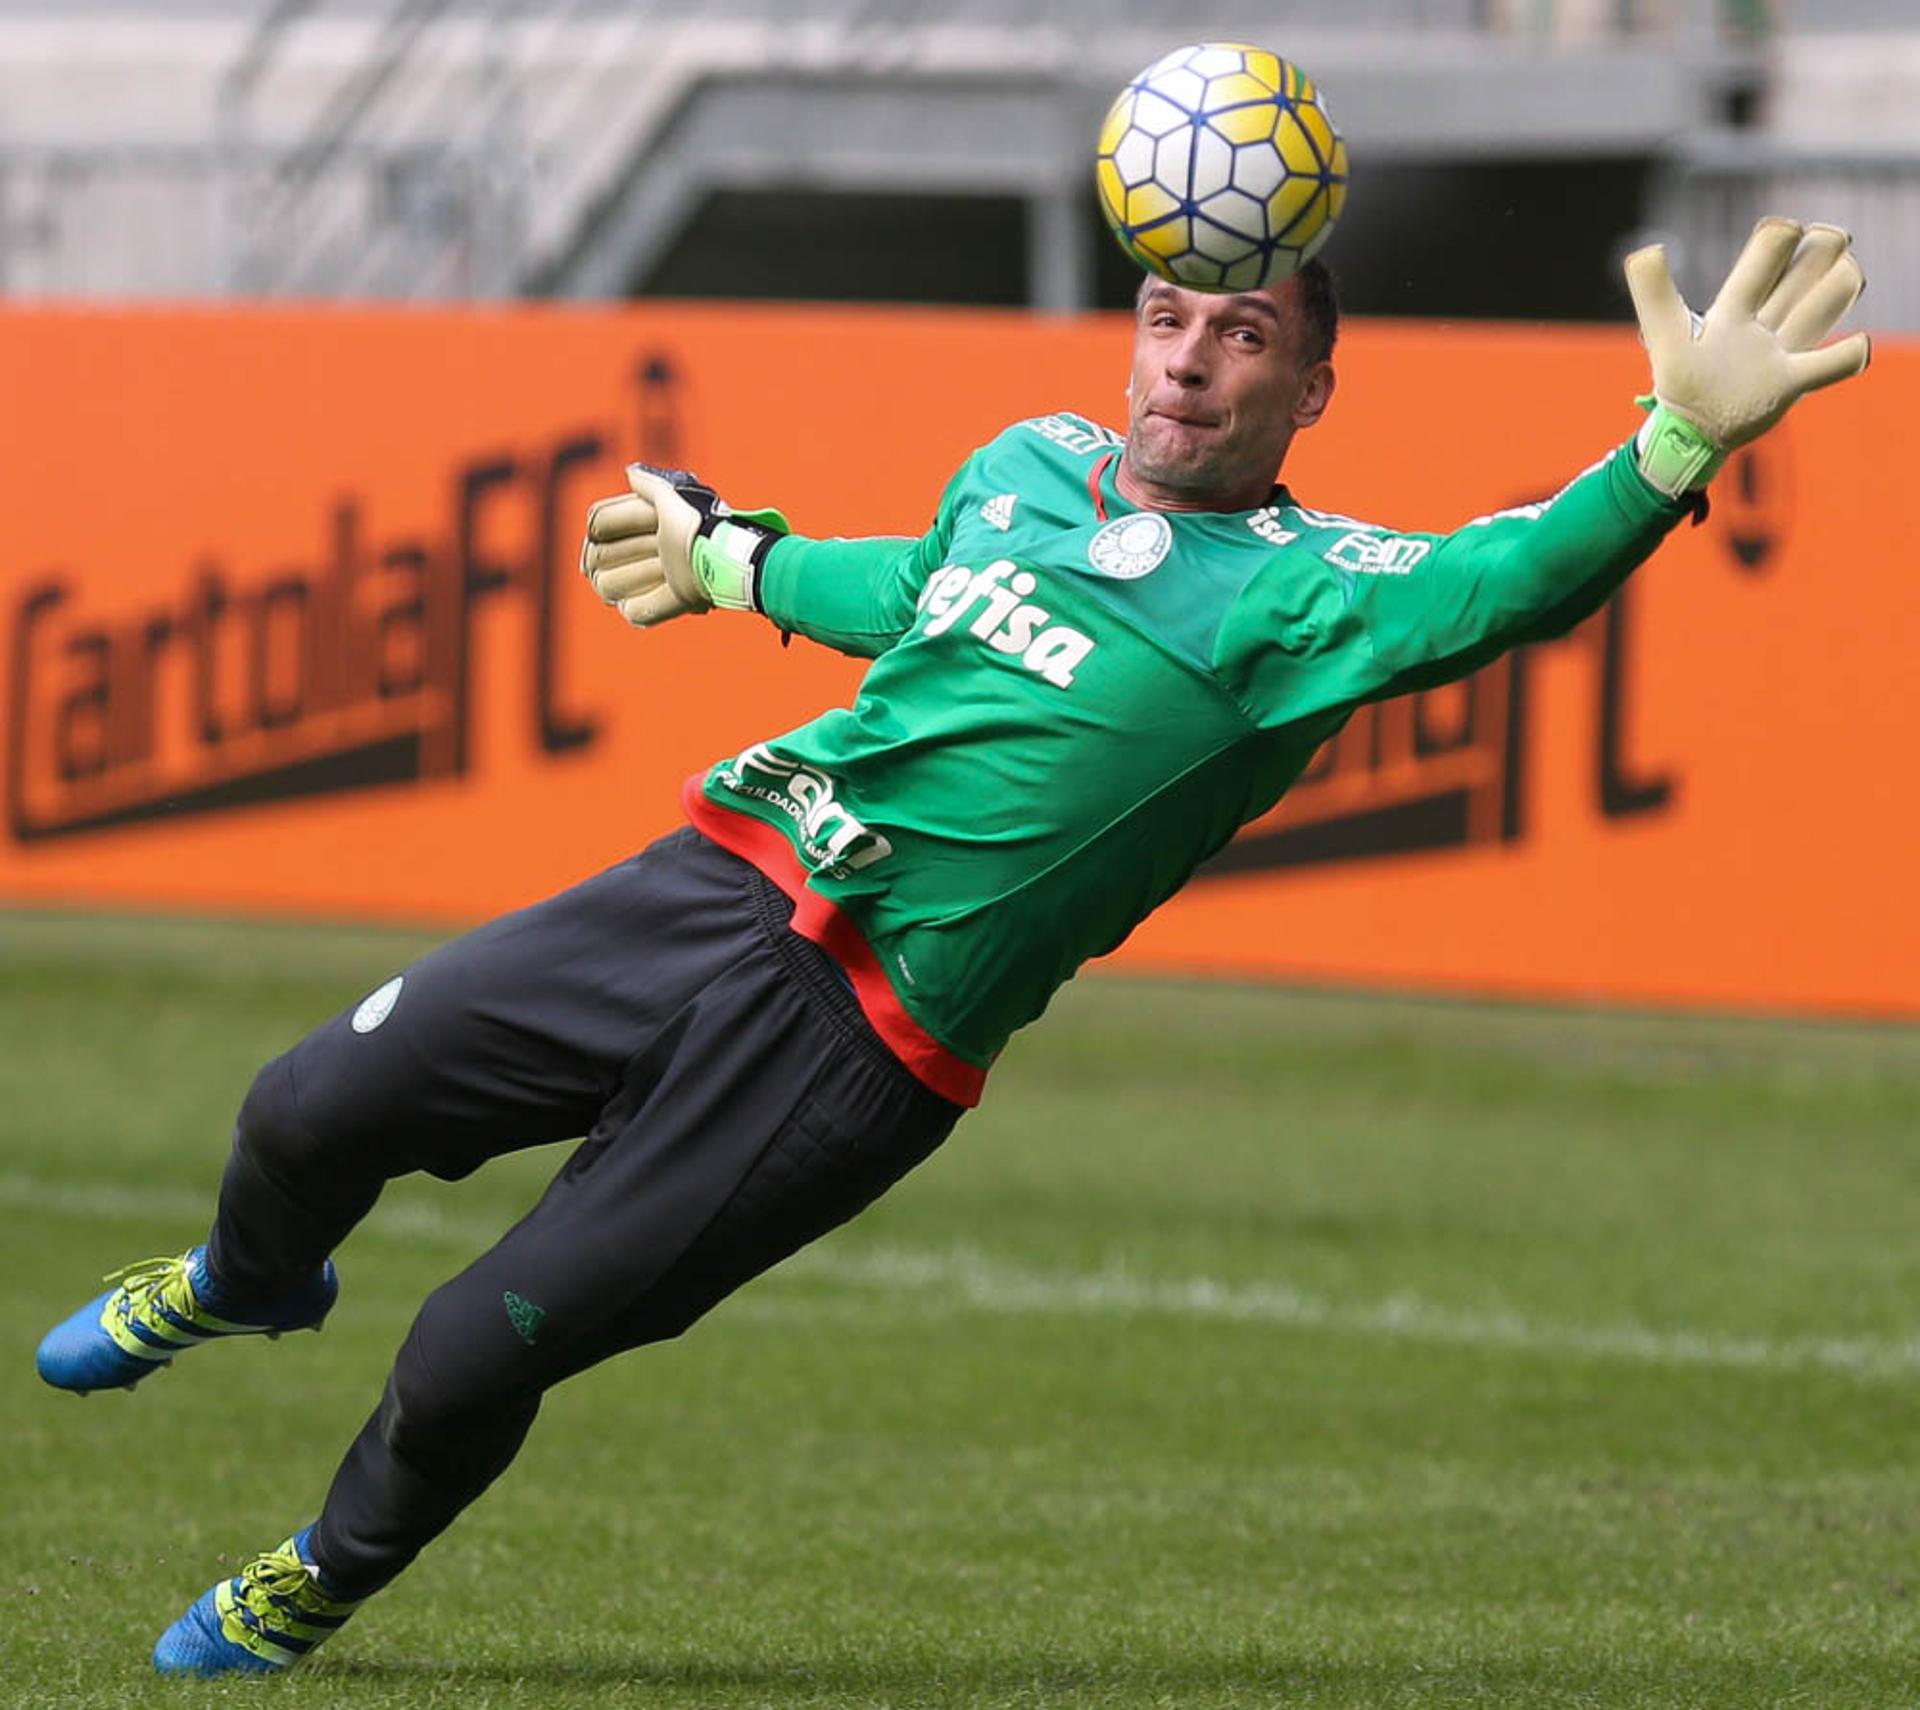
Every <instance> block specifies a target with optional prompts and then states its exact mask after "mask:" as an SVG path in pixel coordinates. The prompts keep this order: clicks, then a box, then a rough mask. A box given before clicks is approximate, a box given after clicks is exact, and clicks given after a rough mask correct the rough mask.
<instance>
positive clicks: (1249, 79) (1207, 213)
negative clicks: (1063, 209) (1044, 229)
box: [1094, 42, 1347, 291]
mask: <svg viewBox="0 0 1920 1710" xmlns="http://www.w3.org/2000/svg"><path fill="white" fill-rule="evenodd" d="M1094 181H1095V184H1096V185H1097V186H1098V189H1099V192H1100V211H1101V212H1102V213H1103V214H1104V215H1106V219H1107V224H1108V225H1109V226H1111V227H1112V228H1113V235H1114V236H1115V237H1116V238H1118V239H1119V240H1120V247H1121V248H1122V249H1124V250H1125V251H1126V252H1127V253H1128V254H1129V255H1130V256H1132V257H1133V259H1134V260H1135V261H1137V262H1139V263H1140V265H1141V266H1142V267H1144V268H1146V269H1147V270H1148V271H1149V272H1152V273H1157V274H1159V276H1160V277H1161V278H1162V279H1171V280H1172V281H1173V282H1174V283H1175V284H1176V285H1187V286H1191V287H1192V288H1193V289H1195V290H1199V291H1250V290H1253V289H1255V288H1256V287H1258V286H1261V285H1270V284H1272V283H1273V281H1275V280H1276V279H1284V278H1286V276H1287V275H1288V274H1290V273H1293V272H1295V271H1297V270H1298V269H1299V268H1300V267H1301V266H1302V264H1304V263H1305V262H1306V261H1307V260H1308V259H1309V258H1310V257H1311V256H1312V255H1313V254H1314V253H1315V252H1316V251H1317V250H1318V249H1319V248H1320V246H1321V245H1322V244H1324V243H1325V242H1326V241H1327V239H1328V238H1329V237H1330V236H1332V235H1333V226H1334V222H1335V221H1336V220H1338V219H1339V218H1340V210H1341V209H1342V207H1344V206H1345V204H1346V200H1347V145H1346V144H1345V143H1344V142H1342V141H1341V139H1340V133H1339V132H1338V131H1336V130H1335V129H1334V128H1333V119H1332V117H1331V116H1330V115H1329V114H1328V112H1327V104H1326V102H1325V101H1324V100H1323V99H1322V98H1321V96H1320V92H1319V91H1318V90H1317V89H1315V88H1314V86H1313V80H1312V78H1310V77H1308V76H1307V75H1306V73H1305V72H1303V71H1302V70H1301V69H1300V68H1299V67H1298V66H1296V65H1291V64H1289V63H1288V62H1287V61H1286V60H1284V59H1281V58H1280V57H1279V56H1278V55H1277V54H1272V53H1268V52H1267V51H1266V50H1265V49H1264V48H1257V47H1248V46H1247V45H1246V44H1245V43H1242V42H1201V43H1199V44H1198V45H1197V46H1195V47H1183V48H1175V49H1174V51H1173V52H1172V53H1170V54H1168V55H1166V57H1165V58H1163V59H1157V60H1155V61H1154V62H1153V64H1152V65H1150V66H1148V67H1147V69H1146V70H1145V71H1143V72H1141V73H1140V75H1139V76H1138V77H1136V78H1135V79H1134V80H1133V81H1132V82H1131V83H1129V84H1128V85H1127V86H1126V88H1124V89H1123V90H1121V91H1120V97H1119V99H1118V100H1116V101H1115V102H1114V104H1113V105H1112V107H1111V108H1109V109H1108V111H1107V117H1106V121H1105V123H1103V124H1102V125H1101V127H1100V149H1099V156H1098V159H1097V160H1096V161H1095V164H1094Z"/></svg>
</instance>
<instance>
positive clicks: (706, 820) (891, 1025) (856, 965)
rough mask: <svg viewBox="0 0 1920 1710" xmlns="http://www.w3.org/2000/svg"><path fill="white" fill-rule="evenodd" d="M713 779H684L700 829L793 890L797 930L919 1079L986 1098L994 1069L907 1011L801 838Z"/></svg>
mask: <svg viewBox="0 0 1920 1710" xmlns="http://www.w3.org/2000/svg"><path fill="white" fill-rule="evenodd" d="M706 781H707V779H706V774H705V773H704V772H696V773H694V775H693V776H692V777H691V778H689V779H688V780H687V781H686V783H685V784H684V785H682V786H681V790H680V801H681V805H682V806H683V807H684V808H685V809H686V812H687V818H688V819H689V820H691V821H692V822H693V827H694V829H695V830H696V831H698V832H700V833H701V834H702V835H703V836H706V837H711V838H712V839H713V841H714V842H715V843H717V844H719V845H720V847H721V848H722V849H725V850H727V851H728V852H729V853H731V854H734V855H738V856H739V857H740V859H741V860H743V861H746V862H750V863H751V864H752V865H753V866H755V867H757V868H758V869H759V870H760V871H761V872H762V873H764V874H765V875H766V876H767V877H768V878H769V879H771V880H772V881H773V882H774V883H775V884H776V885H778V886H779V887H780V888H781V890H783V891H785V892H786V893H787V895H788V896H790V897H792V898H793V930H794V931H795V932H797V933H799V934H800V936H801V937H802V938H807V939H811V940H812V941H813V942H814V943H815V944H817V945H819V946H820V948H821V949H822V950H824V951H826V953H827V954H828V955H829V956H831V957H832V958H833V959H834V961H836V962H838V963H839V964H840V966H841V967H842V968H843V969H845V970H846V975H847V978H848V979H849V980H851V981H852V982H853V995H854V996H855V997H856V998H857V999H858V1000H859V1003H860V1009H861V1011H862V1013H863V1014H864V1015H865V1016H866V1018H867V1020H868V1021H869V1022H871V1023H872V1025H873V1030H874V1032H876V1033H877V1034H879V1035H880V1037H881V1039H882V1040H884V1041H885V1043H886V1047H887V1049H888V1050H889V1051H891V1052H892V1053H893V1054H894V1055H895V1056H896V1057H898V1058H899V1059H900V1061H901V1062H902V1063H903V1064H904V1065H905V1066H906V1067H907V1069H908V1071H909V1072H910V1073H911V1074H912V1075H913V1077H914V1079H915V1080H917V1081H919V1082H920V1083H921V1085H923V1086H925V1087H928V1088H930V1089H931V1090H932V1091H934V1092H937V1093H938V1094H939V1095H940V1096H941V1097H942V1098H944V1099H946V1100H948V1101H949V1102H950V1103H953V1104H959V1105H966V1106H968V1107H971V1106H973V1105H976V1104H978V1103H979V1102H980V1095H981V1093H982V1092H983V1091H984V1090H985V1089H986V1084H987V1071H986V1070H985V1069H981V1068H977V1067H975V1066H974V1065H973V1064H972V1063H969V1062H968V1061H967V1060H966V1059H965V1058H964V1057H957V1056H955V1055H954V1054H953V1052H951V1051H949V1050H948V1049H947V1048H946V1046H944V1045H942V1044H941V1043H940V1041H939V1040H937V1039H936V1038H934V1036H933V1035H932V1034H931V1033H929V1032H928V1031H927V1030H926V1029H925V1028H924V1027H922V1026H921V1025H920V1023H919V1022H917V1021H915V1020H914V1019H913V1017H912V1016H911V1015H909V1014H908V1013H907V1010H906V1006H905V1005H904V1004H902V1003H901V1001H900V998H899V995H898V994H897V993H896V992H895V991H894V989H893V987H892V985H891V984H890V983H889V982H888V979H887V976H886V975H885V974H884V973H882V972H881V970H880V958H879V957H878V956H876V955H875V954H874V953H873V946H872V945H871V944H869V943H868V942H867V940H866V936H865V935H864V934H863V933H862V932H861V930H860V928H859V927H858V926H856V925H855V924H854V923H853V919H852V917H851V916H850V915H847V914H846V913H844V912H843V911H842V910H841V908H840V907H839V905H838V904H837V903H835V902H833V901H832V900H831V899H830V898H828V897H823V896H822V895H821V894H820V893H819V892H818V891H810V890H808V889H807V876H806V873H805V871H804V870H803V869H802V868H801V866H800V861H799V858H798V857H797V856H796V855H795V854H794V852H793V845H792V844H791V843H789V842H788V841H787V840H786V838H785V837H784V836H783V835H782V834H781V833H780V832H779V831H778V830H777V829H776V828H775V827H773V826H771V825H769V824H768V823H767V822H766V821H765V820H763V819H755V818H754V817H753V815H751V814H746V813H740V812H738V811H737V810H735V809H733V808H728V807H722V806H721V805H720V804H719V803H718V802H716V801H714V800H712V799H711V798H710V797H709V796H708V795H707V793H706V788H705V786H706Z"/></svg>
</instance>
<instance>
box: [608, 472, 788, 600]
mask: <svg viewBox="0 0 1920 1710" xmlns="http://www.w3.org/2000/svg"><path fill="white" fill-rule="evenodd" d="M627 486H628V488H629V489H630V490H629V491H627V492H625V493H622V494H621V495H620V496H619V497H618V498H613V499H602V500H600V501H599V503H597V504H596V505H594V506H593V507H592V508H591V509H590V510H588V512H587V534H586V539H585V540H584V541H583V542H582V543H581V547H580V573H581V574H582V575H583V576H585V577H586V578H587V580H588V581H589V582H591V583H592V584H593V591H594V592H595V593H596V594H598V595H599V596H600V598H601V599H603V600H604V601H605V602H606V603H607V604H608V605H610V606H617V607H618V608H619V611H620V615H621V616H622V617H623V618H625V619H626V620H627V622H628V623H630V624H632V625H633V626H634V628H636V629H650V628H651V627H652V626H653V625H655V624H659V623H666V622H668V621H669V620H670V619H673V618H677V617H684V616H685V615H686V614H687V613H689V612H704V611H709V610H711V609H712V608H713V607H715V606H720V607H723V608H725V609H727V610H731V611H758V610H759V609H760V601H759V597H758V591H759V580H760V565H761V563H762V561H763V560H764V559H765V557H766V555H767V550H768V548H769V547H771V546H772V545H773V543H774V541H775V540H777V539H778V538H779V537H780V536H781V535H783V534H785V533H787V532H788V531H787V520H786V518H785V517H783V516H781V515H780V513H779V512H778V511H739V512H736V511H735V510H733V508H732V507H731V506H729V505H728V504H727V503H726V501H725V500H724V499H721V498H720V497H719V496H718V495H716V494H715V492H714V490H713V489H712V488H711V487H708V486H705V485H703V484H702V483H701V482H700V481H699V480H698V479H697V478H696V477H694V476H693V475H690V474H688V473H687V471H686V470H684V469H655V468H652V467H650V466H649V465H647V464H645V463H629V464H628V465H627Z"/></svg>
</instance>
